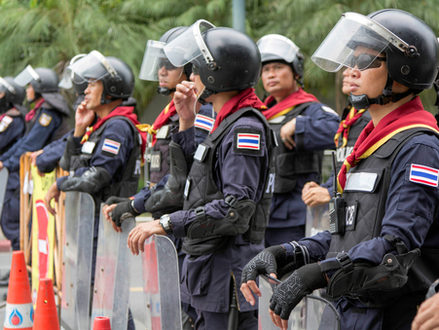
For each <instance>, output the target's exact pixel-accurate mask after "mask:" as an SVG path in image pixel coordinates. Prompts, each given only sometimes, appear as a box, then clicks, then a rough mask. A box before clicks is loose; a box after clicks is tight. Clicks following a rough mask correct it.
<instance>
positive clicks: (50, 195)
mask: <svg viewBox="0 0 439 330" xmlns="http://www.w3.org/2000/svg"><path fill="white" fill-rule="evenodd" d="M60 193H61V192H60V191H59V190H58V187H57V186H56V182H54V183H53V184H52V185H51V186H50V188H49V190H48V191H47V193H46V196H45V197H44V204H46V208H47V211H49V213H50V214H52V215H55V214H56V211H55V209H54V208H53V207H52V206H51V205H50V203H51V201H52V199H54V200H55V202H57V203H58V199H59V195H60Z"/></svg>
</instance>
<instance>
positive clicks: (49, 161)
mask: <svg viewBox="0 0 439 330" xmlns="http://www.w3.org/2000/svg"><path fill="white" fill-rule="evenodd" d="M86 55H87V54H78V55H75V56H74V57H73V58H72V59H71V60H70V61H69V64H68V66H67V67H66V68H65V69H64V72H63V77H62V79H61V81H60V82H59V84H58V87H59V88H62V89H65V90H70V89H72V88H73V90H74V93H75V96H76V99H75V101H74V104H73V107H72V108H73V109H75V110H76V108H77V107H78V106H79V105H80V104H81V102H82V101H83V100H84V90H85V89H86V88H87V83H86V82H79V81H78V79H72V72H71V66H72V65H73V63H75V62H76V61H77V60H79V59H81V58H82V57H84V56H86ZM72 134H73V129H72V130H70V131H68V132H67V133H66V134H64V136H62V137H61V138H60V139H58V140H55V141H52V142H51V143H50V144H48V145H46V146H45V147H44V148H43V149H40V150H37V151H34V152H33V153H32V155H31V158H32V164H33V165H36V166H37V168H38V171H39V173H49V172H51V171H53V170H54V169H55V168H56V167H57V166H58V162H59V160H60V159H61V157H62V155H63V153H64V149H65V146H66V143H67V138H68V137H69V136H70V135H72Z"/></svg>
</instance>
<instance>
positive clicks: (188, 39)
mask: <svg viewBox="0 0 439 330" xmlns="http://www.w3.org/2000/svg"><path fill="white" fill-rule="evenodd" d="M214 27H215V25H213V24H212V23H210V22H208V21H206V20H203V19H201V20H198V21H196V22H195V23H194V24H192V25H191V26H190V27H189V28H188V29H187V30H186V31H184V32H183V33H182V34H181V35H179V36H178V37H177V38H175V39H174V40H172V41H171V42H169V43H167V44H166V46H165V47H164V52H165V54H166V57H167V58H168V59H169V61H170V62H171V63H172V64H173V65H174V66H177V67H181V66H184V65H185V64H187V63H189V62H192V61H193V60H194V59H195V58H197V57H199V56H203V57H204V60H205V61H206V63H211V62H214V59H213V57H212V55H211V54H210V52H209V49H208V48H207V46H206V44H205V42H204V40H203V37H202V33H204V32H206V31H207V30H209V29H211V28H214Z"/></svg>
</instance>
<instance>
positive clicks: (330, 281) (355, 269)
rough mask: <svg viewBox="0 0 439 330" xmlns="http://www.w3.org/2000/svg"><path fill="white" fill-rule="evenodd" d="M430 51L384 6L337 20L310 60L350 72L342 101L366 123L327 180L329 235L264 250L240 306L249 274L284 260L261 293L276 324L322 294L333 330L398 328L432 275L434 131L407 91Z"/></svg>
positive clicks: (413, 21)
mask: <svg viewBox="0 0 439 330" xmlns="http://www.w3.org/2000/svg"><path fill="white" fill-rule="evenodd" d="M438 47H439V45H438V41H437V39H436V36H435V35H434V33H433V32H432V30H431V29H430V28H429V27H428V26H427V25H426V24H425V23H424V22H423V21H421V20H420V19H418V18H417V17H415V16H413V15H411V14H410V13H407V12H404V11H401V10H397V9H384V10H380V11H377V12H374V13H371V14H369V15H368V16H363V15H361V14H357V13H345V14H344V15H343V16H342V18H341V19H340V20H339V22H338V24H337V25H336V26H335V27H334V29H333V30H332V31H331V33H330V34H329V35H328V36H327V38H326V39H325V41H323V43H322V44H321V45H320V47H319V48H318V49H317V51H316V52H315V53H314V55H313V57H312V58H313V61H314V62H315V63H316V64H318V65H319V66H320V67H322V68H323V69H325V70H327V71H337V70H339V69H340V68H341V67H343V66H348V67H350V68H351V69H352V70H354V72H355V78H354V79H353V88H352V89H351V94H350V96H349V98H350V101H351V103H352V105H353V106H354V107H355V108H357V109H363V108H367V109H368V110H369V113H370V115H371V118H372V120H371V121H370V122H369V124H367V126H366V127H365V129H364V130H363V131H362V133H361V134H360V136H359V138H358V140H357V142H356V143H355V146H354V149H353V151H352V153H351V154H350V155H349V156H348V157H347V158H346V160H345V162H344V164H343V166H342V168H341V170H340V172H339V174H338V192H339V194H341V193H342V195H339V196H337V197H335V198H333V199H332V200H331V202H330V203H331V204H330V212H331V215H330V222H331V223H330V231H326V232H322V233H319V234H317V235H315V236H313V237H310V238H305V239H302V240H300V241H298V242H291V243H286V244H283V245H280V246H277V247H272V249H271V250H266V251H264V252H263V254H264V255H265V258H262V257H263V255H259V256H257V257H256V258H255V259H253V260H252V261H251V262H250V263H249V264H248V265H247V266H246V268H245V270H244V272H243V273H244V274H245V276H244V275H243V281H244V283H243V284H242V287H241V289H242V290H243V292H245V294H246V297H247V298H248V299H249V300H252V299H254V298H253V297H252V295H251V290H253V292H256V293H257V292H258V289H257V287H256V285H255V283H254V282H253V280H254V279H255V276H256V274H257V273H266V272H269V273H273V275H274V274H275V273H276V272H277V267H278V266H282V264H283V263H284V262H285V261H287V262H288V261H294V262H295V268H296V270H295V271H294V272H293V274H292V275H291V276H290V277H288V278H287V279H286V280H285V281H284V282H283V283H282V284H280V285H279V286H278V287H277V289H276V290H275V291H274V294H273V296H272V298H271V305H270V309H271V315H272V319H273V321H274V322H275V324H276V325H278V326H281V327H282V328H283V329H286V325H287V319H288V315H289V313H290V312H291V310H292V308H293V307H294V306H295V305H296V304H297V303H298V302H299V301H300V300H301V299H302V298H303V297H304V296H305V295H306V294H308V293H310V292H311V291H312V290H314V289H316V288H323V287H327V289H326V292H327V294H328V296H329V297H332V299H334V303H335V305H336V307H337V309H338V311H339V312H340V315H341V327H342V328H343V329H348V328H349V329H350V328H353V329H409V328H410V323H411V321H412V319H413V318H414V316H415V314H416V310H417V305H418V304H420V303H421V302H422V300H423V299H424V296H425V293H426V291H427V288H428V286H429V285H430V283H431V282H432V281H433V280H434V279H436V278H437V277H438V275H439V271H438V267H437V265H438V261H437V255H438V250H437V242H438V239H439V230H438V227H437V223H436V222H435V221H434V220H435V219H437V216H438V207H437V205H438V200H439V190H438V176H439V175H438V173H439V169H437V166H438V165H437V164H439V145H438V136H439V128H438V127H437V124H436V120H435V118H434V117H433V115H431V114H430V113H429V112H427V111H425V110H424V109H423V106H422V103H421V101H420V98H419V96H418V95H417V94H419V93H420V92H421V91H422V90H424V89H426V88H429V87H431V84H432V83H433V81H434V79H435V77H436V74H437V58H438ZM334 50H335V51H334ZM420 251H421V252H422V253H421V254H420V253H419V252H420ZM419 254H420V256H419ZM267 257H268V258H267ZM273 261H274V262H273ZM276 262H277V264H276Z"/></svg>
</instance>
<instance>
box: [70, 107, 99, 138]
mask: <svg viewBox="0 0 439 330" xmlns="http://www.w3.org/2000/svg"><path fill="white" fill-rule="evenodd" d="M94 119H95V113H94V111H93V110H89V109H87V101H85V100H84V101H82V102H81V104H80V105H79V106H78V107H77V108H76V112H75V131H74V133H73V136H75V137H82V136H83V135H84V134H85V131H86V128H87V127H88V126H90V125H91V123H92V122H93V120H94Z"/></svg>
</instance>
